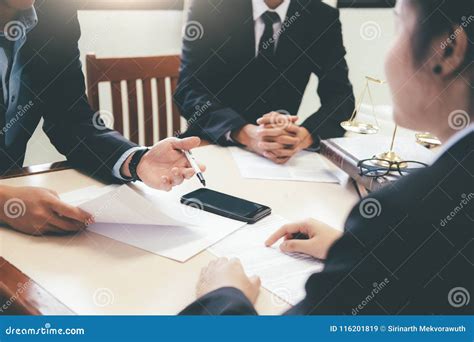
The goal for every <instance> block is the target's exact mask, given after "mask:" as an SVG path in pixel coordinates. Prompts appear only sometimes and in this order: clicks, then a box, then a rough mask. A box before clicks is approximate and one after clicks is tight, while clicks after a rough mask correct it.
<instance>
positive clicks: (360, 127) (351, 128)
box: [341, 121, 379, 134]
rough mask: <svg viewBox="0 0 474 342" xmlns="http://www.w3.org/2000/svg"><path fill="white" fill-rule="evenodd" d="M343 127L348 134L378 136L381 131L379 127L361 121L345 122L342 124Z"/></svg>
mask: <svg viewBox="0 0 474 342" xmlns="http://www.w3.org/2000/svg"><path fill="white" fill-rule="evenodd" d="M341 127H342V128H344V129H345V130H346V131H348V132H353V133H357V134H377V133H378V131H379V128H378V127H377V126H375V125H372V124H369V123H365V122H359V121H344V122H342V123H341Z"/></svg>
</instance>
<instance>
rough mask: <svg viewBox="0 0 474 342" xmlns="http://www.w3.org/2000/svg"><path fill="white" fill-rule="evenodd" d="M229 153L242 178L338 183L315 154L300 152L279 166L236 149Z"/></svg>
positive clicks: (329, 169) (325, 164)
mask: <svg viewBox="0 0 474 342" xmlns="http://www.w3.org/2000/svg"><path fill="white" fill-rule="evenodd" d="M230 151H231V153H232V156H233V158H234V160H235V163H236V164H237V167H238V168H239V170H240V174H241V175H242V177H244V178H254V179H272V180H289V181H305V182H319V183H339V179H338V177H337V175H336V173H335V172H334V170H333V169H331V168H330V166H329V165H328V163H327V162H326V161H325V160H324V159H323V158H322V157H321V156H320V155H319V154H317V153H315V152H308V151H301V152H299V153H298V154H297V155H295V156H294V157H293V158H291V159H290V160H289V161H288V162H287V163H286V164H284V165H279V164H275V163H274V162H272V161H271V160H268V159H266V158H264V157H261V156H259V155H257V154H255V153H251V152H248V151H246V150H244V149H241V148H238V147H230Z"/></svg>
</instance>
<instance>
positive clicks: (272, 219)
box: [209, 215, 324, 305]
mask: <svg viewBox="0 0 474 342" xmlns="http://www.w3.org/2000/svg"><path fill="white" fill-rule="evenodd" d="M286 223H288V221H286V220H284V219H283V218H281V217H279V216H274V215H272V216H269V217H267V218H265V219H264V220H262V221H260V222H258V223H256V224H254V225H247V226H245V227H244V228H242V229H240V230H239V231H237V232H235V233H233V234H232V235H230V236H228V237H227V238H225V239H224V240H222V241H221V242H219V243H218V244H216V245H214V246H213V247H211V248H210V249H209V251H210V252H211V253H213V254H215V255H217V256H219V257H228V258H232V257H235V258H239V259H240V260H241V261H242V264H243V266H244V269H245V272H246V273H247V275H248V276H252V275H258V276H260V278H261V280H262V286H263V287H265V288H266V289H267V290H269V291H271V292H272V293H274V294H275V295H276V296H278V297H279V298H280V299H282V300H283V301H285V302H288V303H290V304H292V305H294V304H296V303H298V302H299V301H300V300H302V299H303V298H304V297H305V294H306V292H305V288H304V286H305V283H306V281H307V280H308V278H309V276H310V275H311V274H313V273H316V272H320V271H321V270H322V269H323V266H324V265H323V263H322V262H320V261H318V260H316V259H314V258H312V257H308V256H306V255H303V254H285V253H283V252H281V251H280V248H279V244H280V243H281V241H279V242H277V243H276V244H275V245H274V246H272V247H265V244H264V243H265V240H267V239H268V237H270V235H271V234H272V233H273V232H275V231H276V230H277V229H279V228H280V227H281V226H283V225H284V224H286Z"/></svg>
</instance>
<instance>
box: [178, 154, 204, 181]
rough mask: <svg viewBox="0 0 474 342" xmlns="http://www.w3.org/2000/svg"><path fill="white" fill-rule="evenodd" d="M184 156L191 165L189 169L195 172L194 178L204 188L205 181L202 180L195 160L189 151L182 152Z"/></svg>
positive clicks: (202, 177)
mask: <svg viewBox="0 0 474 342" xmlns="http://www.w3.org/2000/svg"><path fill="white" fill-rule="evenodd" d="M183 152H184V155H185V156H186V158H188V161H189V164H191V167H192V168H193V170H194V172H196V176H197V178H198V179H199V181H200V182H201V184H202V185H203V186H206V180H205V179H204V176H203V175H202V172H201V168H200V167H199V165H198V163H197V162H196V159H194V156H193V154H192V153H191V151H185V150H183Z"/></svg>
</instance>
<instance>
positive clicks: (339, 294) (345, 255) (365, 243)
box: [182, 199, 401, 315]
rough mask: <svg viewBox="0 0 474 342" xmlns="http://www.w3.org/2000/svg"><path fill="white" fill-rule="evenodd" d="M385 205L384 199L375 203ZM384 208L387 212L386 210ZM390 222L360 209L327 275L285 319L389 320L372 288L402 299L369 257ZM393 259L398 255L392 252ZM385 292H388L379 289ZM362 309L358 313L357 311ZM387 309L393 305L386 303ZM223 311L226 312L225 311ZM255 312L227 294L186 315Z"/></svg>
mask: <svg viewBox="0 0 474 342" xmlns="http://www.w3.org/2000/svg"><path fill="white" fill-rule="evenodd" d="M377 200H378V201H380V203H382V205H384V204H385V203H384V202H383V201H382V200H381V199H377ZM384 207H385V206H384ZM386 219H387V218H386V217H382V216H380V217H378V218H374V219H365V218H364V217H362V216H361V214H360V211H359V206H356V207H355V208H354V209H353V211H352V213H351V214H350V217H349V219H348V221H347V224H346V231H345V234H344V235H343V237H342V238H341V239H339V240H338V241H337V242H336V243H335V244H334V245H333V246H332V248H331V249H330V251H329V254H328V258H327V260H326V263H325V267H324V270H323V271H322V272H320V273H315V274H313V275H312V276H311V277H310V278H309V279H308V281H307V283H306V297H305V298H304V299H303V300H302V301H301V302H299V303H298V304H296V305H295V306H294V307H292V308H291V309H290V310H289V311H287V312H286V313H285V314H286V315H351V314H359V313H363V314H373V315H381V314H385V313H386V312H384V308H383V307H382V306H379V304H380V303H384V302H383V299H381V297H376V296H375V295H374V298H376V300H370V298H368V296H371V295H373V292H372V291H373V289H374V284H377V286H379V285H378V284H382V285H380V286H379V288H378V289H377V291H379V290H380V291H382V290H383V291H385V293H386V294H388V295H386V296H384V298H390V297H391V298H396V300H400V301H401V299H400V297H399V296H397V295H394V294H393V293H392V292H391V291H389V290H388V288H387V287H386V286H387V285H389V282H390V281H391V280H393V279H391V280H388V279H387V278H389V277H391V275H390V272H388V271H387V269H386V268H385V266H384V265H382V264H381V263H380V262H379V260H377V257H376V256H375V255H374V254H372V253H370V252H371V249H372V248H374V243H376V242H377V241H382V240H383V239H384V235H385V234H387V232H386V230H385V229H382V227H384V226H387V224H388V223H387V222H386ZM390 253H394V251H391V252H390ZM380 287H383V288H384V289H382V288H380ZM362 303H363V308H362V309H360V307H359V305H362ZM384 304H385V305H386V307H387V308H388V307H389V306H390V305H391V307H393V305H394V304H393V303H390V304H387V303H384ZM223 308H224V309H223ZM254 311H255V309H254V308H253V306H251V305H250V303H249V302H248V300H247V298H245V296H244V295H243V294H242V293H241V292H240V291H238V290H236V289H230V288H223V289H220V290H218V291H214V292H212V293H210V294H208V295H206V296H205V297H203V298H201V299H199V300H198V301H196V302H195V303H193V304H191V305H190V306H189V307H188V308H187V309H186V310H185V311H183V313H182V314H201V315H206V314H209V313H213V314H215V313H220V314H233V315H235V314H240V315H249V314H254Z"/></svg>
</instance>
